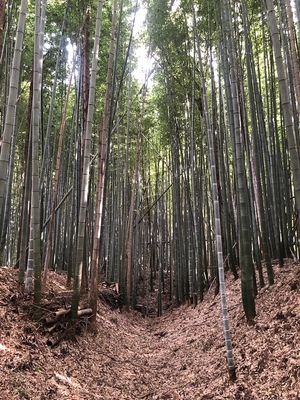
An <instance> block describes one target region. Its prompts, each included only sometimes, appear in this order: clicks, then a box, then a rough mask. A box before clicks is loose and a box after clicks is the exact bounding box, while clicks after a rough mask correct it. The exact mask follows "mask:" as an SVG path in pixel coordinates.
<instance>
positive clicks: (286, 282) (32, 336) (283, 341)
mask: <svg viewBox="0 0 300 400" xmlns="http://www.w3.org/2000/svg"><path fill="white" fill-rule="evenodd" d="M274 272H275V284H274V285H272V286H265V287H264V288H262V289H259V292H258V295H257V298H256V311H257V317H256V318H255V324H254V325H253V326H248V325H247V323H246V320H245V317H244V315H243V310H242V304H241V290H240V281H239V280H237V281H235V280H234V279H233V278H232V277H231V276H229V275H228V276H227V279H226V293H227V305H228V314H229V318H230V331H231V337H232V343H233V355H234V361H235V365H236V368H237V380H236V381H235V382H230V381H229V379H228V371H227V367H226V353H225V347H224V340H223V330H222V318H221V310H220V299H219V296H215V295H214V293H213V292H214V290H213V289H211V290H209V291H208V293H206V295H205V298H204V301H203V302H202V303H199V304H198V305H197V306H196V307H195V308H193V307H191V306H189V305H187V304H186V305H182V306H181V307H179V308H170V307H168V310H167V311H165V312H164V314H163V316H161V317H157V318H149V317H143V315H142V314H141V313H139V312H137V311H130V312H126V311H122V312H120V311H119V310H118V309H116V308H113V307H108V306H107V304H105V302H104V301H103V299H102V300H99V304H98V314H97V323H96V327H94V329H90V325H89V322H88V321H89V316H84V317H82V319H81V322H80V323H81V329H80V331H79V334H78V336H77V337H76V341H71V340H67V338H66V337H63V338H62V340H59V341H57V343H56V345H55V346H50V345H49V335H51V334H52V332H50V333H49V329H48V328H47V329H46V327H45V326H44V327H41V326H40V325H38V324H36V323H35V322H34V321H33V318H32V298H31V297H30V296H27V297H26V296H24V295H23V294H21V293H20V291H19V288H18V284H17V271H16V270H14V269H12V268H0V399H1V400H13V399H29V400H51V399H52V400H56V399H59V400H68V399H69V400H79V399H80V400H93V399H101V400H102V399H107V400H108V399H110V400H114V399H118V400H138V399H148V400H150V399H151V400H163V399H172V400H179V399H184V400H196V399H199V400H200V399H202V400H208V399H215V400H237V399H245V400H268V399H278V400H299V399H300V347H299V343H300V297H299V292H300V267H299V264H297V263H292V262H289V261H288V260H287V261H286V263H285V265H284V267H283V268H279V267H277V266H274ZM65 282H66V277H65V275H64V274H58V273H55V272H49V284H48V287H47V290H46V293H45V295H44V303H45V312H46V313H50V312H52V311H53V310H52V309H51V307H50V306H51V305H52V306H53V304H55V307H66V304H67V303H68V301H70V290H69V289H68V288H67V287H66V286H65ZM168 306H169V305H168ZM83 307H84V305H83ZM66 320H67V316H66V315H64V316H62V319H61V320H59V321H58V322H56V324H57V325H59V329H61V330H63V329H66V325H65V321H66ZM54 327H55V329H53V331H54V330H56V328H57V326H56V325H54Z"/></svg>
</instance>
